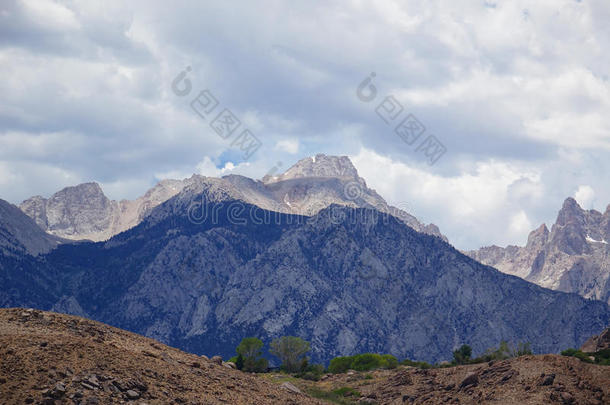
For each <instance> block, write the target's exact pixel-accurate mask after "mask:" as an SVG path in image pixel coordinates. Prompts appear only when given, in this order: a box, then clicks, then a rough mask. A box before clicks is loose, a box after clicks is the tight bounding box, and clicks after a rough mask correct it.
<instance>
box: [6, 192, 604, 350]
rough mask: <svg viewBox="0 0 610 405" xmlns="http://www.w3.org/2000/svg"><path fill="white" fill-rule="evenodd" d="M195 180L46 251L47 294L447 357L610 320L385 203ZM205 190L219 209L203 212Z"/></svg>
mask: <svg viewBox="0 0 610 405" xmlns="http://www.w3.org/2000/svg"><path fill="white" fill-rule="evenodd" d="M192 192H193V190H192V189H191V188H189V189H185V190H183V192H181V193H180V194H178V195H177V196H176V197H174V198H172V199H170V200H169V201H167V202H166V203H164V204H162V205H161V206H159V207H157V208H155V209H154V210H153V212H152V213H151V215H149V216H148V217H146V218H145V220H144V221H143V222H142V223H141V224H140V225H138V226H137V227H135V228H133V229H131V230H129V231H127V232H125V233H122V234H120V235H117V236H116V237H114V238H112V239H111V240H110V241H108V242H106V243H97V244H91V243H85V244H81V245H79V246H62V247H60V248H59V249H57V250H55V251H53V252H51V253H50V254H49V255H47V256H45V258H44V261H43V262H41V263H38V264H36V267H35V269H36V270H35V271H36V272H37V274H45V275H51V276H49V278H50V279H52V280H54V283H50V284H48V285H44V286H42V287H41V288H45V291H46V292H47V294H48V295H50V296H52V297H54V298H49V299H47V300H46V301H44V302H42V301H41V302H40V303H39V304H38V305H36V306H37V307H39V308H42V309H47V308H51V307H53V308H55V309H56V310H62V311H67V312H73V311H76V313H79V314H83V315H87V316H89V317H91V318H93V319H97V320H101V321H104V322H107V323H110V324H112V325H115V326H119V327H122V328H125V329H128V330H132V331H135V332H138V333H142V334H144V335H146V336H150V337H154V338H157V339H160V340H162V341H163V342H166V343H170V344H172V345H175V346H177V347H181V348H184V349H187V350H189V351H193V352H197V353H220V354H223V355H225V356H226V355H229V354H232V353H233V351H234V348H235V346H236V345H237V343H239V341H240V340H241V338H243V337H245V336H259V337H260V338H262V339H263V340H264V341H266V342H268V341H269V340H270V339H272V338H274V337H277V336H281V335H299V336H302V337H303V338H305V339H307V340H309V341H311V342H312V358H313V359H314V360H315V361H327V360H329V359H330V358H332V357H334V356H337V355H345V354H353V353H358V352H388V353H392V354H395V355H396V356H398V357H409V358H419V359H424V360H429V361H437V360H444V359H447V358H449V357H450V356H451V351H452V350H453V349H454V348H455V347H456V346H459V345H460V344H462V343H469V344H472V346H473V347H474V349H475V350H476V351H484V350H485V349H486V348H488V347H491V346H493V345H496V344H497V343H498V342H499V341H500V340H501V339H508V340H512V341H513V342H516V341H528V342H531V343H532V346H533V348H534V349H535V350H536V351H537V352H557V351H559V350H561V349H564V348H567V347H578V346H580V345H581V344H582V343H583V342H584V341H585V339H586V338H587V337H589V336H591V335H593V334H596V333H599V332H600V331H601V330H603V328H604V327H606V326H607V325H608V324H609V323H610V310H609V308H608V306H607V305H606V304H605V303H602V302H591V301H587V300H585V299H583V298H581V297H579V296H577V295H575V294H565V293H561V292H554V291H550V290H546V289H543V288H541V287H538V286H536V285H534V284H531V283H528V282H526V281H523V280H521V279H519V278H517V277H512V276H508V275H505V274H503V273H500V272H498V271H496V270H494V269H492V268H489V267H486V266H483V265H481V264H479V263H477V262H475V261H474V260H472V259H470V258H468V257H467V256H464V255H463V254H461V253H460V252H458V251H456V250H455V249H453V248H452V247H451V246H450V245H449V244H447V243H446V242H444V241H443V240H441V239H440V238H438V237H434V236H430V235H426V234H422V233H418V232H416V231H414V230H413V229H412V228H410V227H408V226H406V225H405V224H404V223H403V222H401V221H399V220H398V219H397V218H395V217H394V216H391V215H387V214H383V213H380V212H379V211H376V210H372V209H360V208H359V209H355V208H350V207H344V206H337V205H333V206H331V207H329V208H326V209H324V210H322V211H320V212H319V213H318V214H316V215H315V216H312V217H304V216H295V215H289V214H282V213H278V212H271V211H265V210H262V209H261V208H260V207H257V206H254V205H250V204H247V203H244V202H243V201H239V200H235V201H232V202H229V200H227V198H228V195H227V194H226V190H225V188H224V187H219V188H218V187H212V186H210V187H207V188H206V189H205V190H204V191H203V192H202V194H201V195H193V194H192ZM194 200H195V201H201V202H203V208H204V209H205V210H206V212H208V213H213V215H208V216H206V217H204V218H203V220H201V221H194V220H193V217H192V216H191V215H190V214H191V208H192V207H193V205H192V204H193V201H194ZM218 201H220V202H218ZM200 208H201V207H200ZM236 208H237V209H236ZM3 282H5V283H6V284H8V286H9V287H10V284H11V283H13V282H14V279H13V280H8V281H6V280H4V281H3ZM51 299H54V303H52V304H49V300H51ZM10 302H12V303H13V305H15V304H16V305H19V303H18V302H17V303H15V299H13V300H12V301H10Z"/></svg>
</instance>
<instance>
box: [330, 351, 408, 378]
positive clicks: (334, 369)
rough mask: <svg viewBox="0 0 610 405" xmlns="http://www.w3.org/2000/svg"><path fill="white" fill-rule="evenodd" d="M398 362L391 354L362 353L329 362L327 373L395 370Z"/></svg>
mask: <svg viewBox="0 0 610 405" xmlns="http://www.w3.org/2000/svg"><path fill="white" fill-rule="evenodd" d="M397 366H398V360H396V357H394V356H392V355H391V354H377V353H364V354H356V355H354V356H342V357H335V358H334V359H332V360H331V361H330V365H329V366H328V371H329V372H331V373H334V374H337V373H345V372H346V371H347V370H350V369H352V370H356V371H368V370H374V369H377V368H396V367H397Z"/></svg>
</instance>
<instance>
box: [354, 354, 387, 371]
mask: <svg viewBox="0 0 610 405" xmlns="http://www.w3.org/2000/svg"><path fill="white" fill-rule="evenodd" d="M383 364H384V360H383V357H381V355H380V354H375V353H364V354H357V355H355V356H354V360H353V361H352V365H351V368H352V369H354V370H356V371H368V370H373V369H375V368H381V367H382V366H383Z"/></svg>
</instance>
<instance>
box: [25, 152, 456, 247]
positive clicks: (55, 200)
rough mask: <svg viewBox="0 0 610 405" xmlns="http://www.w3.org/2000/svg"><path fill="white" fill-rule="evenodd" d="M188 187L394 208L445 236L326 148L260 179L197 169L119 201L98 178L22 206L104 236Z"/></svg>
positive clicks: (264, 198) (60, 228) (304, 204)
mask: <svg viewBox="0 0 610 405" xmlns="http://www.w3.org/2000/svg"><path fill="white" fill-rule="evenodd" d="M187 189H190V190H191V193H193V192H194V193H198V192H201V191H202V190H204V189H206V190H216V198H217V201H220V200H218V198H220V196H222V198H224V199H228V200H234V199H239V200H242V201H245V202H248V203H250V204H254V205H257V206H259V207H261V208H264V209H266V210H271V211H278V212H285V213H290V214H297V215H314V214H316V213H317V212H318V211H320V210H321V209H324V208H326V207H328V206H329V205H330V204H341V205H346V206H351V207H367V208H375V209H377V210H380V211H382V212H387V213H391V214H392V215H394V216H396V217H398V218H400V219H401V220H402V221H403V222H405V223H406V224H407V225H409V226H410V227H412V228H413V229H415V230H417V231H420V232H424V233H428V234H431V235H436V236H439V237H441V238H443V239H445V237H444V236H443V235H442V234H441V233H440V230H439V229H438V227H437V226H436V225H434V224H428V225H425V224H422V223H421V222H419V221H418V220H417V218H415V217H414V216H413V215H411V214H409V213H407V212H405V211H404V210H402V209H400V208H397V207H392V206H390V205H388V204H387V203H386V201H385V200H384V199H383V198H382V197H381V196H380V195H379V194H377V193H376V192H375V190H372V189H370V188H368V187H367V185H366V182H365V181H364V179H362V178H361V177H359V176H358V172H357V170H356V168H355V167H354V165H353V164H352V162H351V161H350V160H349V158H348V157H347V156H327V155H323V154H318V155H316V156H315V157H313V158H305V159H302V160H300V161H299V162H297V163H296V164H295V165H293V166H292V167H290V168H289V169H288V170H287V171H286V172H285V173H283V174H278V175H277V176H271V175H267V176H265V177H264V178H263V179H262V181H259V180H253V179H250V178H248V177H244V176H237V175H228V176H224V177H222V178H214V177H205V176H200V175H193V176H192V177H190V178H188V179H184V180H163V181H161V182H160V183H158V184H157V185H156V186H155V187H153V188H152V189H150V190H149V191H148V192H146V194H144V195H143V196H142V197H140V198H138V199H136V200H134V201H128V200H123V201H120V202H117V201H111V200H109V199H108V198H107V197H106V196H105V195H104V193H103V191H102V189H101V187H100V186H99V185H98V184H97V183H85V184H81V185H78V186H75V187H67V188H65V189H63V190H61V191H59V192H57V193H55V194H54V195H53V196H51V197H50V198H48V199H46V198H43V197H41V196H36V197H32V198H29V199H28V200H26V201H24V202H23V203H21V204H20V206H19V207H20V208H21V210H22V211H23V212H24V213H26V214H27V215H28V216H29V217H31V218H32V219H33V220H34V221H36V223H37V224H38V225H39V226H40V227H41V228H42V229H43V230H45V231H47V232H48V233H50V234H52V235H56V236H60V237H62V238H66V239H73V240H79V239H89V240H92V241H105V240H108V239H109V238H111V237H112V236H114V235H117V234H119V233H121V232H123V231H126V230H128V229H130V228H132V227H134V226H136V225H138V224H139V223H140V222H142V220H143V219H144V218H145V217H146V216H148V215H149V214H150V212H151V211H152V209H153V208H155V207H156V206H158V205H159V204H161V203H163V202H165V201H167V200H168V199H170V198H171V197H173V196H175V195H176V194H178V193H179V192H181V191H183V190H187ZM445 240H446V239H445Z"/></svg>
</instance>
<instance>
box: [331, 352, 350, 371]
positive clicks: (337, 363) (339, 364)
mask: <svg viewBox="0 0 610 405" xmlns="http://www.w3.org/2000/svg"><path fill="white" fill-rule="evenodd" d="M353 360H354V357H353V356H343V357H335V358H334V359H332V360H331V361H330V364H329V366H328V371H329V372H331V373H333V374H338V373H345V372H346V371H347V370H349V368H350V366H351V365H352V361H353Z"/></svg>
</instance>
